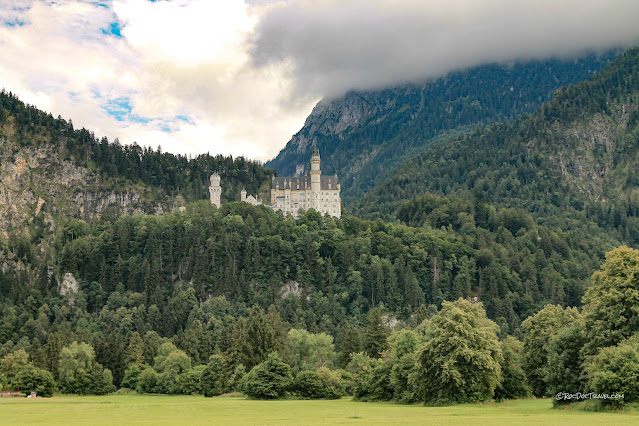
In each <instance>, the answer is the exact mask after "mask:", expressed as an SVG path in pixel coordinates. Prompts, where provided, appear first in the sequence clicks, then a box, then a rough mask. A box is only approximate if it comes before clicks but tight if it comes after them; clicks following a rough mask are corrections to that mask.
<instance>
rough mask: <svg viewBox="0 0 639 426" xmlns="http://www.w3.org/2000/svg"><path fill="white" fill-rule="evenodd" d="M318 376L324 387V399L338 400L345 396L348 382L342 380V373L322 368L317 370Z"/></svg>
mask: <svg viewBox="0 0 639 426" xmlns="http://www.w3.org/2000/svg"><path fill="white" fill-rule="evenodd" d="M317 374H318V376H319V378H320V379H321V380H322V383H323V385H324V398H327V399H337V398H341V397H342V396H344V394H345V393H346V381H345V380H344V379H343V378H342V373H341V372H339V371H332V370H329V369H328V368H326V367H320V368H318V369H317Z"/></svg>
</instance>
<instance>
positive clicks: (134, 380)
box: [122, 364, 142, 389]
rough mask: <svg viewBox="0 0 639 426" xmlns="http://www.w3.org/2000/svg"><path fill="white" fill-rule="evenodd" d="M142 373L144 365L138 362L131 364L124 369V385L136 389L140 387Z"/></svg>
mask: <svg viewBox="0 0 639 426" xmlns="http://www.w3.org/2000/svg"><path fill="white" fill-rule="evenodd" d="M141 374H142V367H141V366H139V365H138V364H133V365H130V366H129V367H128V368H127V369H126V370H124V378H123V379H122V387H123V388H129V389H135V388H137V387H138V381H139V380H140V375H141Z"/></svg>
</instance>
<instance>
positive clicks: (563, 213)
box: [352, 48, 639, 244]
mask: <svg viewBox="0 0 639 426" xmlns="http://www.w3.org/2000/svg"><path fill="white" fill-rule="evenodd" d="M638 106H639V48H635V49H632V50H629V51H628V52H626V53H625V54H623V55H622V56H620V57H619V58H618V59H616V60H615V61H614V62H613V63H611V64H610V65H609V66H608V67H606V68H605V69H604V70H602V71H601V72H600V73H598V74H597V75H595V76H593V77H591V78H589V79H588V80H586V81H584V82H582V83H580V84H577V85H574V86H570V87H567V88H562V89H560V90H559V91H557V92H556V93H555V95H554V96H553V99H552V100H551V101H550V102H548V103H545V104H544V105H542V106H541V107H540V108H538V109H537V110H536V111H535V112H534V113H533V114H531V115H528V116H523V117H520V118H519V119H518V120H516V122H515V123H513V124H494V125H491V126H488V127H486V128H485V129H481V130H478V131H476V132H474V133H473V134H472V135H470V136H467V137H464V138H461V139H459V140H455V141H451V142H448V143H444V144H440V145H437V146H432V147H430V148H429V149H427V150H426V151H425V152H424V153H422V154H419V155H417V156H415V157H413V158H411V159H410V160H408V161H406V162H405V163H404V164H402V166H401V167H400V168H399V169H398V170H397V171H396V172H395V173H394V174H393V176H392V177H390V178H389V179H387V180H386V181H385V182H384V183H383V184H382V185H380V186H379V187H377V188H375V190H374V191H371V192H370V193H369V194H367V195H366V196H365V197H364V198H362V199H361V200H359V201H358V202H356V203H355V204H354V205H353V206H352V209H353V211H354V212H355V213H356V214H358V215H361V216H362V217H367V218H377V217H382V218H386V219H391V218H395V217H397V209H398V208H400V206H401V205H402V202H404V201H407V200H411V199H412V198H413V197H416V196H420V195H422V194H424V193H426V192H432V193H436V194H442V195H443V194H457V195H458V196H462V197H465V198H473V199H475V200H476V201H477V202H483V201H490V202H492V203H494V204H496V205H500V206H508V207H518V208H522V209H525V210H527V211H529V212H531V213H533V214H534V215H535V216H536V217H537V219H538V220H540V221H544V220H545V219H544V218H551V217H552V218H555V219H556V218H563V220H564V223H563V226H564V227H571V226H577V225H578V224H579V221H584V220H589V221H592V222H594V223H596V224H598V225H599V226H601V227H604V228H606V229H610V230H614V232H617V233H618V236H619V238H621V239H623V240H625V241H627V242H629V243H631V244H639V220H638V219H637V216H638V214H639V108H638ZM411 203H413V202H408V204H409V205H408V206H404V212H403V214H404V217H403V220H409V221H410V217H411V213H410V209H411V208H416V207H417V206H416V205H412V207H411ZM406 209H408V210H406ZM571 218H572V219H571ZM555 219H553V220H555ZM574 219H576V220H577V222H572V223H571V222H570V220H574ZM557 220H559V219H557Z"/></svg>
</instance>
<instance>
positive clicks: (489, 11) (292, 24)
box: [251, 0, 639, 95]
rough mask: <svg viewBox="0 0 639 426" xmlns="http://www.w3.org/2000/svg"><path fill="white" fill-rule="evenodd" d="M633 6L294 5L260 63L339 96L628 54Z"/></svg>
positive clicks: (492, 1)
mask: <svg viewBox="0 0 639 426" xmlns="http://www.w3.org/2000/svg"><path fill="white" fill-rule="evenodd" d="M637 16H639V2H637V1H636V0H563V1H556V0H517V1H511V0H482V1H478V0H431V1H424V0H353V1H349V2H344V1H341V0H291V1H289V2H282V3H280V4H278V5H277V6H276V7H273V8H272V9H271V10H270V11H269V12H268V13H267V14H266V15H265V16H264V17H263V18H262V19H261V21H260V22H259V24H258V26H257V27H256V30H255V34H254V39H253V48H252V51H251V54H252V60H253V63H254V64H255V65H256V66H264V65H267V64H269V65H270V64H273V63H286V64H288V66H289V67H290V69H291V74H290V76H289V77H290V78H291V79H293V80H294V81H295V88H296V93H309V92H310V93H317V94H322V95H331V94H335V95H339V94H341V93H343V92H344V91H346V90H349V89H352V88H360V89H367V88H376V87H382V86H385V85H390V84H395V83H397V82H401V81H411V80H422V79H425V78H428V77H439V76H442V75H445V74H446V73H448V72H450V71H452V70H455V69H461V68H466V67H470V66H475V65H479V64H484V63H490V62H500V61H511V60H517V59H522V60H525V59H530V58H545V57H550V56H576V55H579V54H583V53H585V52H586V51H589V52H592V51H601V50H603V49H608V48H611V47H622V46H630V45H633V44H635V43H637V42H638V41H639V26H637V25H636V18H637Z"/></svg>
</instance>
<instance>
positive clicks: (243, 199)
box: [240, 188, 246, 201]
mask: <svg viewBox="0 0 639 426" xmlns="http://www.w3.org/2000/svg"><path fill="white" fill-rule="evenodd" d="M240 201H246V189H244V188H242V191H240Z"/></svg>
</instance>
